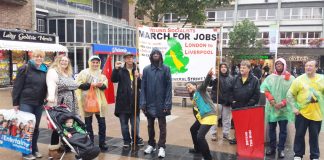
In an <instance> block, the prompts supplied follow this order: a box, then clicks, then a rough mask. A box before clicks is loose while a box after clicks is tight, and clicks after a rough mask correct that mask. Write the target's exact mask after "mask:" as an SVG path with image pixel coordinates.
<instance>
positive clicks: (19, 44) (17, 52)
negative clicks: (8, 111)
mask: <svg viewBox="0 0 324 160" xmlns="http://www.w3.org/2000/svg"><path fill="white" fill-rule="evenodd" d="M34 50H41V51H44V52H45V53H46V56H45V63H46V64H47V65H49V64H50V63H51V62H52V61H53V60H54V57H55V56H56V55H57V54H59V53H63V54H66V53H67V51H68V50H67V48H66V47H64V46H62V45H59V44H58V43H57V40H56V36H54V35H48V34H39V33H34V32H24V31H18V30H1V29H0V87H6V86H9V85H12V83H13V81H14V79H15V78H16V75H17V71H18V68H19V67H21V66H22V65H24V64H26V63H27V61H28V60H29V59H30V56H31V55H32V52H33V51H34Z"/></svg>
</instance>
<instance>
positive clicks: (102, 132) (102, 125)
mask: <svg viewBox="0 0 324 160" xmlns="http://www.w3.org/2000/svg"><path fill="white" fill-rule="evenodd" d="M96 118H97V121H98V128H99V133H98V134H99V145H104V144H105V143H106V121H105V117H100V116H99V115H97V114H96ZM84 119H85V125H86V130H87V132H88V133H89V136H90V139H91V141H92V142H94V135H93V129H92V115H91V116H90V117H85V118H84Z"/></svg>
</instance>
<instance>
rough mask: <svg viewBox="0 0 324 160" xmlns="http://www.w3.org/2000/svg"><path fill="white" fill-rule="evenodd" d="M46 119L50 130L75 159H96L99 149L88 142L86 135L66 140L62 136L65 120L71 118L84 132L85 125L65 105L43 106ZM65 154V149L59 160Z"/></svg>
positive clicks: (74, 136) (66, 138)
mask: <svg viewBox="0 0 324 160" xmlns="http://www.w3.org/2000/svg"><path fill="white" fill-rule="evenodd" d="M44 109H45V112H46V115H47V118H48V121H49V123H50V124H51V125H52V128H53V129H55V130H56V131H57V132H58V134H59V135H60V138H61V140H62V143H63V144H64V145H66V146H68V147H69V148H70V149H71V152H73V153H75V154H76V155H75V158H76V159H82V160H92V159H94V158H96V157H97V156H98V155H99V153H100V148H99V147H98V146H95V145H94V143H93V142H92V141H91V140H90V137H89V135H88V133H86V134H80V133H75V134H73V136H72V137H70V138H68V137H66V136H65V135H64V134H63V130H64V128H63V126H62V124H63V123H64V122H65V120H67V119H69V118H72V119H74V122H76V123H78V125H79V126H80V127H81V128H82V129H83V130H84V131H86V129H85V124H84V123H83V122H82V121H81V119H80V118H79V117H78V116H76V115H75V114H73V113H72V112H71V111H70V109H69V108H68V107H67V106H66V105H63V104H62V105H58V106H56V107H49V106H44ZM65 154H66V149H65V150H64V153H63V155H62V156H61V158H60V160H63V158H64V156H65Z"/></svg>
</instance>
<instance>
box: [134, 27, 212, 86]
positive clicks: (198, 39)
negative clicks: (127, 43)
mask: <svg viewBox="0 0 324 160" xmlns="http://www.w3.org/2000/svg"><path fill="white" fill-rule="evenodd" d="M138 35H139V40H138V44H139V45H138V49H139V51H138V52H139V53H138V54H139V67H140V72H142V70H143V68H144V67H145V66H147V65H149V64H151V63H150V60H149V56H150V53H151V51H152V49H153V48H158V49H159V50H160V51H161V52H162V55H163V61H164V62H163V63H164V64H165V65H167V66H169V67H170V69H171V75H172V80H173V81H180V82H186V81H203V80H204V79H205V77H206V75H207V72H208V71H209V70H210V68H212V67H215V63H216V46H217V30H216V29H198V28H159V27H145V26H143V27H139V28H138Z"/></svg>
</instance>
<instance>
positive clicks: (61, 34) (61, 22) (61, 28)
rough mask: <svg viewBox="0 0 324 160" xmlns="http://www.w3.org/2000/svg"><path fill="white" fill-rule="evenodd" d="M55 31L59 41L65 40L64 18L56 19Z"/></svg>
mask: <svg viewBox="0 0 324 160" xmlns="http://www.w3.org/2000/svg"><path fill="white" fill-rule="evenodd" d="M57 32H58V36H59V41H60V42H65V19H59V20H57Z"/></svg>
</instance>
